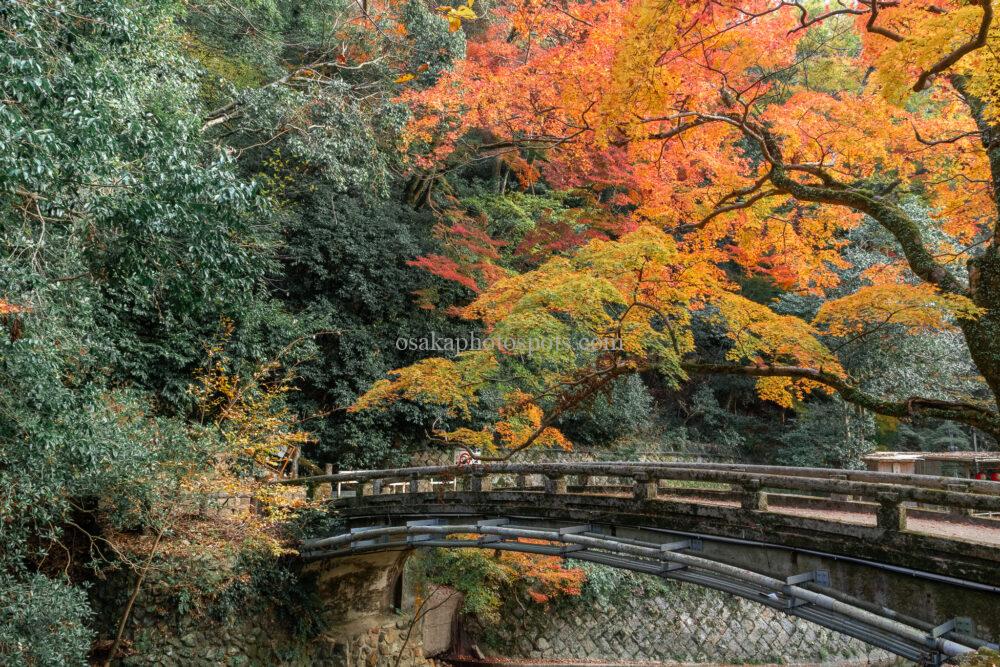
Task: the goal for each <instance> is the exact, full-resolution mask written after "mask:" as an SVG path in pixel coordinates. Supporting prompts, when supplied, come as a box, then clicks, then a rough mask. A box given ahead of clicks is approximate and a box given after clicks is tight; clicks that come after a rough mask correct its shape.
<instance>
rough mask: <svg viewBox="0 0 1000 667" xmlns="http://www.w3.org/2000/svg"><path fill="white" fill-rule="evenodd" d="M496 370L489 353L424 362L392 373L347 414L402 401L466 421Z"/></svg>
mask: <svg viewBox="0 0 1000 667" xmlns="http://www.w3.org/2000/svg"><path fill="white" fill-rule="evenodd" d="M496 369H497V362H496V358H495V357H494V356H493V354H492V353H491V352H489V351H476V352H466V353H464V354H462V355H459V356H458V357H457V358H455V359H445V358H442V357H431V358H429V359H423V360H421V361H418V362H417V363H415V364H412V365H410V366H407V367H405V368H400V369H397V370H394V371H392V372H391V375H392V376H393V378H392V379H391V380H390V379H382V380H379V381H378V382H376V383H375V384H374V385H372V387H371V389H369V390H368V391H367V392H365V393H364V394H363V395H362V396H361V397H360V398H358V400H357V401H355V403H354V404H353V405H352V406H351V407H350V408H349V410H350V411H351V412H357V411H360V410H366V409H370V408H379V407H385V406H386V405H388V404H391V403H395V402H396V401H398V400H400V399H405V400H410V401H420V402H424V403H429V404H432V405H438V406H441V407H443V408H445V410H446V411H447V413H448V414H449V415H451V416H455V417H462V418H465V419H468V418H470V417H471V415H472V409H473V407H475V405H476V404H477V402H478V393H479V391H480V390H481V389H482V388H483V386H484V385H485V384H486V383H487V382H488V381H489V379H490V377H491V375H492V374H493V373H494V372H495V371H496Z"/></svg>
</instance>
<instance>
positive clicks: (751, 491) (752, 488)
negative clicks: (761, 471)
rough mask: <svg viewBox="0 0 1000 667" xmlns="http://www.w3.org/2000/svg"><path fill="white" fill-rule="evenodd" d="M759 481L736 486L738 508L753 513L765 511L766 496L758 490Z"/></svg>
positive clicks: (753, 480) (750, 481)
mask: <svg viewBox="0 0 1000 667" xmlns="http://www.w3.org/2000/svg"><path fill="white" fill-rule="evenodd" d="M760 486H761V485H760V480H759V479H751V480H748V481H746V482H743V483H742V484H739V485H738V489H739V494H740V507H742V508H743V509H745V510H751V511H754V512H764V511H767V494H766V493H765V492H763V491H761V489H760Z"/></svg>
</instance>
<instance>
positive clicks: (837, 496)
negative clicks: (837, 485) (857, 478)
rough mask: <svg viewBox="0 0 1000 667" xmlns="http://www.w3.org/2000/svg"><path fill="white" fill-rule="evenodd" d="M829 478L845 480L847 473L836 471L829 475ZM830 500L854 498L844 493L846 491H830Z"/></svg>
mask: <svg viewBox="0 0 1000 667" xmlns="http://www.w3.org/2000/svg"><path fill="white" fill-rule="evenodd" d="M830 479H833V480H837V481H841V482H846V481H847V475H844V474H842V473H838V474H834V475H830ZM830 500H854V496H851V495H849V494H846V493H831V494H830Z"/></svg>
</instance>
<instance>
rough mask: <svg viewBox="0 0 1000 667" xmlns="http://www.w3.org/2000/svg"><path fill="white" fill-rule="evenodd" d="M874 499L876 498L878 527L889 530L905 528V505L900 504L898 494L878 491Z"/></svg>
mask: <svg viewBox="0 0 1000 667" xmlns="http://www.w3.org/2000/svg"><path fill="white" fill-rule="evenodd" d="M875 499H876V500H878V510H877V515H876V516H877V525H878V527H879V528H882V529H883V530H889V531H902V530H906V507H905V506H904V505H903V504H902V502H901V499H900V497H899V495H898V494H895V493H880V494H878V495H877V496H876V498H875Z"/></svg>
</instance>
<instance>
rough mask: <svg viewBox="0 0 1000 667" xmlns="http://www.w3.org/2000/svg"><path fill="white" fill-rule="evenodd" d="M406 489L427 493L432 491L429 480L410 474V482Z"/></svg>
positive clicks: (412, 491)
mask: <svg viewBox="0 0 1000 667" xmlns="http://www.w3.org/2000/svg"><path fill="white" fill-rule="evenodd" d="M407 491H409V492H410V493H428V492H430V491H432V489H431V481H430V480H429V479H423V478H422V477H420V476H419V475H410V484H409V488H408V489H407Z"/></svg>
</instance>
